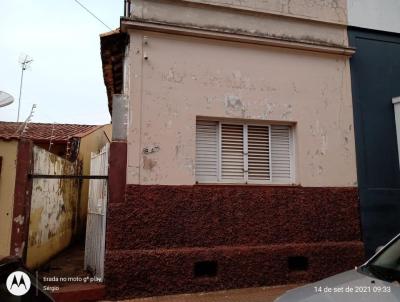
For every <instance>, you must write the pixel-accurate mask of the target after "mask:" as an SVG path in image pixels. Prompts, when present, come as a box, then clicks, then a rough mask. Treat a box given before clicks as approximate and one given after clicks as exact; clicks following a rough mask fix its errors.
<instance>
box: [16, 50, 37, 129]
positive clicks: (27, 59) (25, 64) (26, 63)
mask: <svg viewBox="0 0 400 302" xmlns="http://www.w3.org/2000/svg"><path fill="white" fill-rule="evenodd" d="M32 62H33V59H32V58H31V57H29V56H28V55H24V56H23V57H20V59H19V63H20V64H21V81H20V83H19V98H18V115H17V122H19V113H20V110H21V95H22V83H23V79H24V71H25V70H26V69H27V68H28V67H29V65H30V64H31V63H32Z"/></svg>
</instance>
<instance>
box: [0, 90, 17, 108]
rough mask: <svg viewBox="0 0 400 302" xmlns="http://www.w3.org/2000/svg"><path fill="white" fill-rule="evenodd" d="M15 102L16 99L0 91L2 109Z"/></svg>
mask: <svg viewBox="0 0 400 302" xmlns="http://www.w3.org/2000/svg"><path fill="white" fill-rule="evenodd" d="M12 102H14V98H13V97H12V96H11V95H10V94H8V93H7V92H4V91H0V107H4V106H7V105H10V104H11V103H12Z"/></svg>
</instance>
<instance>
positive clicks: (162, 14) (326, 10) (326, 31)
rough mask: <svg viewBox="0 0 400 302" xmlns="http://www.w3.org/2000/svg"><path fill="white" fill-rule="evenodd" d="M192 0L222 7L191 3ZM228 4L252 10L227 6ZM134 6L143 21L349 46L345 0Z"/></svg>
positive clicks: (151, 1)
mask: <svg viewBox="0 0 400 302" xmlns="http://www.w3.org/2000/svg"><path fill="white" fill-rule="evenodd" d="M189 2H190V3H198V2H206V3H214V4H215V3H217V4H218V5H219V6H217V7H215V6H204V5H188V3H189ZM190 3H189V4H190ZM220 6H222V7H220ZM226 6H233V7H240V8H247V9H250V10H251V11H243V10H238V9H226ZM134 7H135V9H134V12H133V18H135V19H136V20H140V21H146V22H157V23H165V24H175V25H179V26H184V27H191V28H200V29H202V30H204V29H208V30H217V31H224V32H228V33H238V34H245V35H251V36H262V37H272V38H281V39H285V40H295V41H304V42H307V43H313V44H326V45H340V46H347V45H348V39H347V28H346V26H345V24H346V21H347V20H346V18H347V15H346V1H345V0H290V1H289V0H274V1H270V0H268V1H258V0H257V1H247V0H245V1H236V0H188V1H158V0H135V2H134ZM253 10H254V11H256V12H252V11H253ZM258 12H267V13H273V14H262V13H258ZM293 16H296V17H298V18H292V17H293ZM315 20H318V21H317V22H316V21H315ZM319 21H322V22H319Z"/></svg>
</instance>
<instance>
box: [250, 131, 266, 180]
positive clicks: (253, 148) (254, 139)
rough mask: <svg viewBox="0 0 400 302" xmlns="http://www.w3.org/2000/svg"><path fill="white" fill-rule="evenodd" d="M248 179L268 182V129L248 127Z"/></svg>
mask: <svg viewBox="0 0 400 302" xmlns="http://www.w3.org/2000/svg"><path fill="white" fill-rule="evenodd" d="M247 135H248V143H247V144H248V166H249V171H248V175H249V176H248V177H249V180H254V181H268V180H270V176H271V174H270V171H271V169H270V158H269V153H270V148H269V127H268V126H248V127H247Z"/></svg>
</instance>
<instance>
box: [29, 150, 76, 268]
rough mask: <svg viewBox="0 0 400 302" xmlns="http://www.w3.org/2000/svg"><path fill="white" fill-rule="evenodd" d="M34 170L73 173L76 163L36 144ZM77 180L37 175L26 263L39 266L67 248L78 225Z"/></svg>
mask: <svg viewBox="0 0 400 302" xmlns="http://www.w3.org/2000/svg"><path fill="white" fill-rule="evenodd" d="M33 156H34V173H35V174H51V175H63V174H64V175H73V174H75V171H76V164H75V163H72V162H70V161H68V160H65V159H63V158H61V157H59V156H56V155H54V154H53V153H50V152H48V151H46V150H44V149H42V148H40V147H38V146H34V149H33ZM77 204H78V180H76V179H46V178H35V179H33V183H32V199H31V213H30V220H29V238H28V251H27V260H26V264H27V266H28V267H30V268H36V267H39V266H40V265H42V264H44V263H46V262H47V261H48V260H50V258H52V257H53V256H55V255H56V254H58V253H59V252H61V251H62V250H63V249H64V248H66V247H67V246H68V245H69V244H70V242H71V239H72V235H73V231H74V229H75V225H76V213H77Z"/></svg>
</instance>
